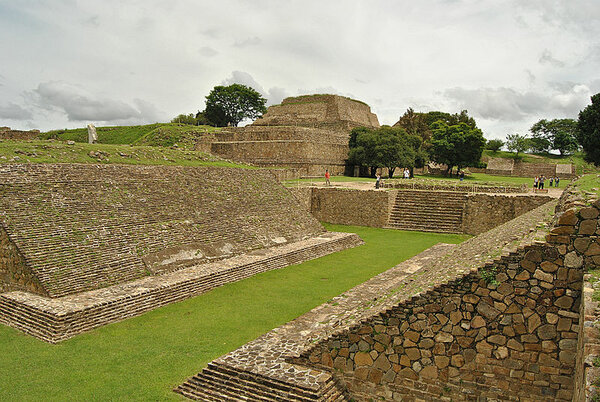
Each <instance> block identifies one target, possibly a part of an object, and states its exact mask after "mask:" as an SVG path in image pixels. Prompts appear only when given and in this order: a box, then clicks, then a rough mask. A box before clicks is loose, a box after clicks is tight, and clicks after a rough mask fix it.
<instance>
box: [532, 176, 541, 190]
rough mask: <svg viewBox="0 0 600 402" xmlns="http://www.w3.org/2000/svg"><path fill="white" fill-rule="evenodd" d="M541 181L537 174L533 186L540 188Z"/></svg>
mask: <svg viewBox="0 0 600 402" xmlns="http://www.w3.org/2000/svg"><path fill="white" fill-rule="evenodd" d="M539 181H540V179H539V178H538V177H537V176H535V177H534V178H533V188H538V183H539Z"/></svg>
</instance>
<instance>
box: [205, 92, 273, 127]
mask: <svg viewBox="0 0 600 402" xmlns="http://www.w3.org/2000/svg"><path fill="white" fill-rule="evenodd" d="M266 102H267V101H266V99H265V98H263V97H262V96H261V94H260V93H258V92H257V91H256V90H254V89H252V88H250V87H247V86H245V85H241V84H232V85H229V86H221V85H218V86H216V87H214V88H213V90H212V91H210V94H208V96H207V97H206V108H205V109H204V116H205V117H206V118H207V119H208V120H209V121H210V122H212V123H213V124H214V125H216V126H218V127H224V126H227V125H232V126H234V127H236V126H237V125H238V123H239V122H240V121H242V120H244V119H256V118H258V117H260V116H262V114H263V113H265V112H266V111H267V108H266V107H265V103H266Z"/></svg>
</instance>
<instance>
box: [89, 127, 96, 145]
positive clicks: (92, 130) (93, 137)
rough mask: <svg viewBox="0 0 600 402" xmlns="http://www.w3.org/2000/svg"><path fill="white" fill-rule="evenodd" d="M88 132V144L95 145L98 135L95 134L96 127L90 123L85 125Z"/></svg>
mask: <svg viewBox="0 0 600 402" xmlns="http://www.w3.org/2000/svg"><path fill="white" fill-rule="evenodd" d="M87 130H88V143H89V144H95V143H96V142H98V134H96V127H94V125H93V124H92V123H90V124H88V125H87Z"/></svg>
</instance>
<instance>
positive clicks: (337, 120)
mask: <svg viewBox="0 0 600 402" xmlns="http://www.w3.org/2000/svg"><path fill="white" fill-rule="evenodd" d="M253 125H257V126H269V125H271V126H304V127H322V128H326V129H329V130H333V131H335V130H343V131H347V130H349V129H352V128H353V127H358V126H365V127H379V121H378V120H377V116H376V115H375V114H373V113H371V108H370V107H369V106H368V105H367V104H365V103H363V102H359V101H356V100H354V99H350V98H346V97H343V96H338V95H304V96H297V97H291V98H286V99H284V100H283V102H282V103H281V105H273V106H270V107H269V109H268V110H267V113H266V114H265V115H264V116H263V117H262V118H260V119H258V120H256V121H255V122H254V123H253Z"/></svg>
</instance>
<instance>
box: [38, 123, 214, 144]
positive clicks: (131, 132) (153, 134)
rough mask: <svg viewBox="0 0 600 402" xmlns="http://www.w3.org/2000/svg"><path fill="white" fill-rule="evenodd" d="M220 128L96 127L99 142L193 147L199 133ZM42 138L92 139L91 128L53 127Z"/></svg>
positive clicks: (85, 140) (164, 124)
mask: <svg viewBox="0 0 600 402" xmlns="http://www.w3.org/2000/svg"><path fill="white" fill-rule="evenodd" d="M218 131H220V128H217V127H211V126H190V125H187V124H176V123H154V124H146V125H142V126H113V127H96V133H97V134H98V143H99V144H136V145H153V146H165V147H170V146H172V145H174V144H178V145H180V146H187V147H188V148H190V147H191V146H193V144H194V141H193V139H194V138H195V137H197V136H198V135H199V134H202V133H207V132H218ZM40 139H43V140H47V139H55V140H61V141H75V142H84V143H87V142H88V133H87V128H74V129H64V130H52V131H48V132H45V133H41V134H40Z"/></svg>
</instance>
